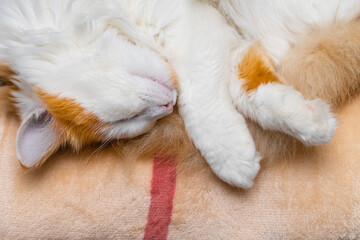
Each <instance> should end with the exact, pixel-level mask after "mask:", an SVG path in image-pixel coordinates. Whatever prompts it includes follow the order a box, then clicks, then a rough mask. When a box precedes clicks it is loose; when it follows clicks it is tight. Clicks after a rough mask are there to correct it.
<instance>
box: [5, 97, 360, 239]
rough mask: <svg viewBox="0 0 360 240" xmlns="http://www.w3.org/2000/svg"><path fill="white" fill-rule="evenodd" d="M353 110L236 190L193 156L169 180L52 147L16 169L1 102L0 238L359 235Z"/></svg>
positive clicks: (12, 121) (145, 164)
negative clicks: (35, 165)
mask: <svg viewBox="0 0 360 240" xmlns="http://www.w3.org/2000/svg"><path fill="white" fill-rule="evenodd" d="M359 106H360V97H358V98H357V99H356V100H353V101H352V102H349V103H348V104H347V105H346V106H343V107H342V108H341V109H339V110H338V111H337V113H338V119H339V121H340V122H342V124H340V125H339V129H338V131H337V133H336V135H335V138H334V140H333V141H332V143H330V144H328V145H325V146H321V147H318V148H317V149H316V151H313V152H311V153H303V154H299V155H298V157H297V158H294V159H278V160H277V161H275V162H273V163H270V162H267V161H266V160H265V161H263V162H262V165H263V167H262V170H261V172H260V175H259V176H258V177H257V179H256V182H255V186H254V187H253V188H252V189H250V190H246V191H244V190H239V189H235V188H232V187H229V186H228V185H226V184H224V183H222V182H221V181H220V180H218V179H217V178H216V177H215V176H214V174H213V173H211V171H210V170H209V169H208V167H207V166H206V165H205V163H204V162H203V161H202V160H201V159H200V158H199V157H198V156H194V157H193V159H188V161H195V163H193V164H191V165H189V166H191V171H186V167H185V168H182V170H179V171H178V172H177V174H176V175H175V173H174V170H173V167H175V165H173V163H171V162H161V161H160V162H157V163H156V164H160V165H153V160H152V159H151V158H149V159H138V160H137V161H131V160H127V159H126V158H124V157H121V156H119V154H117V153H116V152H115V151H114V150H112V149H111V148H106V149H103V150H101V151H95V152H94V151H93V150H91V151H90V150H89V151H84V152H83V153H82V154H81V155H80V156H76V155H75V154H72V153H69V152H68V151H60V152H59V153H57V154H56V155H55V156H54V157H52V158H51V159H50V160H49V161H48V162H46V163H45V165H43V166H42V168H41V169H39V170H35V171H26V170H24V169H23V168H22V167H21V166H20V164H19V163H18V160H17V159H16V154H15V134H16V131H17V128H18V126H19V123H18V120H17V118H16V117H14V116H13V115H12V114H8V113H6V111H5V110H4V106H3V105H1V107H0V143H1V148H0V170H1V175H0V236H1V239H39V238H42V239H84V238H91V239H143V238H144V236H145V239H156V237H155V235H156V231H155V233H154V230H153V228H154V227H155V226H157V225H156V223H160V225H161V226H162V228H161V229H160V230H159V235H158V236H159V238H163V237H164V234H165V236H166V235H167V238H168V239H340V238H341V239H359V238H360V203H359V202H360V187H359V186H360V139H359V136H360V125H359V122H360V113H359V112H358V110H359ZM169 166H170V167H169ZM153 173H154V178H153ZM175 177H176V179H175ZM163 179H165V180H163ZM163 181H165V182H167V183H168V184H167V185H165V186H163V185H161V184H162V183H164V182H163ZM156 184H157V185H156ZM171 184H173V186H174V188H172V187H171ZM175 184H176V185H175ZM172 189H174V190H175V195H174V199H173V205H172V204H171V201H172V197H171V194H173V190H172ZM154 204H155V205H154ZM163 205H166V206H165V208H164V209H162V206H163ZM149 209H150V211H149ZM159 211H160V212H159ZM169 212H170V215H169ZM157 216H160V217H158V218H157ZM164 216H165V218H163V217H164ZM170 217H171V221H170V225H169V227H168V229H165V230H164V226H166V225H167V219H170ZM152 221H153V222H152ZM154 222H155V224H154ZM151 224H153V225H151ZM152 226H153V227H152ZM149 228H150V229H149ZM149 231H150V232H149ZM160 231H161V233H160ZM164 231H165V233H164ZM145 232H146V233H145ZM146 234H147V235H146ZM154 234H155V235H154Z"/></svg>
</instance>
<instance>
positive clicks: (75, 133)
mask: <svg viewBox="0 0 360 240" xmlns="http://www.w3.org/2000/svg"><path fill="white" fill-rule="evenodd" d="M36 92H37V93H38V95H39V97H40V98H41V99H42V101H43V102H44V103H45V105H46V108H47V110H48V111H49V113H50V114H51V115H52V116H53V118H54V125H55V126H54V127H55V128H57V130H59V132H60V133H61V134H62V135H63V137H64V138H65V142H67V143H69V144H71V146H72V147H74V148H75V149H77V150H79V149H80V148H81V147H82V146H83V145H85V144H89V143H92V142H96V141H102V140H104V136H103V134H102V133H101V131H100V130H101V128H102V127H104V126H105V125H106V124H105V123H102V122H101V121H100V120H99V119H98V117H97V116H95V115H94V114H93V113H91V112H88V111H86V110H85V109H84V108H83V107H81V106H80V104H79V103H77V102H76V101H75V100H74V99H69V98H63V97H59V96H56V95H52V94H48V93H45V92H44V91H43V90H41V89H37V91H36Z"/></svg>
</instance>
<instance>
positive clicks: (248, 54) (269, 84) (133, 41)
mask: <svg viewBox="0 0 360 240" xmlns="http://www.w3.org/2000/svg"><path fill="white" fill-rule="evenodd" d="M263 2H264V4H266V1H260V0H259V1H257V3H256V4H255V3H254V5H252V3H250V1H244V2H242V1H229V2H228V1H222V2H221V4H223V5H221V6H219V5H218V7H221V9H222V10H223V11H222V12H223V13H225V14H229V12H227V10H228V9H227V8H226V7H231V6H236V4H234V3H237V4H239V6H240V7H241V8H239V9H238V10H239V11H244V9H245V10H246V6H247V5H246V4H249V7H252V6H253V7H254V11H257V9H259V7H260V6H261V3H263ZM279 2H280V1H279ZM290 2H291V1H290ZM305 2H306V3H304V5H307V4H309V3H310V2H311V1H305ZM336 2H341V1H336ZM355 2H356V1H348V6H352V7H353V8H350V9H352V10H353V12H354V13H353V16H351V17H349V16H348V15H346V17H344V19H343V20H349V19H351V18H353V17H355V15H356V14H358V12H359V11H358V10H356V8H355ZM1 3H2V8H1V9H0V29H1V31H0V61H3V62H6V63H8V64H9V65H10V66H11V68H12V69H13V70H14V71H15V73H16V74H17V76H16V79H17V81H15V82H17V84H16V85H17V88H18V89H17V90H16V91H15V93H14V96H15V98H16V101H17V102H18V104H17V106H18V108H19V110H20V116H21V118H22V125H21V127H20V129H19V133H18V137H17V147H18V156H19V158H20V161H21V162H22V163H23V164H24V165H25V166H28V167H31V166H33V165H35V164H38V163H39V162H42V161H44V160H45V159H46V158H47V157H48V156H49V154H51V153H52V152H53V151H54V150H55V149H57V148H58V146H59V145H60V144H62V143H70V144H71V145H72V146H73V147H75V148H78V147H79V146H81V145H83V144H86V143H90V142H94V141H109V140H112V139H119V138H128V137H133V136H137V135H140V134H142V133H145V132H147V131H149V130H150V129H151V127H152V126H153V125H154V124H155V121H156V120H157V119H159V118H161V117H163V116H164V115H166V114H169V113H170V112H171V110H172V106H173V105H174V104H175V97H176V92H175V90H174V88H173V87H172V86H171V84H170V80H171V78H172V77H171V72H172V71H174V72H175V73H176V80H177V85H178V86H177V88H178V90H179V99H178V105H179V110H180V114H181V116H182V118H183V119H184V123H185V127H186V129H187V132H188V134H189V136H190V138H191V139H192V140H193V141H194V144H195V146H196V147H197V148H198V149H199V150H200V151H201V153H202V155H203V156H204V157H205V159H206V160H207V162H208V163H209V165H210V167H211V168H212V169H213V170H214V172H215V173H216V174H217V175H218V176H219V177H220V178H221V179H223V180H224V181H226V182H228V183H230V184H233V185H236V186H241V187H250V186H251V185H252V179H253V178H254V177H255V176H256V174H257V172H258V170H259V166H260V165H259V160H260V156H259V154H258V153H257V152H256V149H255V144H254V142H253V140H252V137H251V134H250V132H249V130H248V128H247V125H246V123H245V120H244V117H243V116H242V115H241V114H239V112H240V113H242V114H243V115H244V116H246V117H249V118H251V119H252V120H254V121H255V122H258V123H259V124H260V125H261V126H262V127H263V128H265V129H270V130H279V131H282V132H285V133H288V134H290V135H292V136H294V137H296V138H298V139H300V140H301V141H303V142H304V143H306V144H319V143H325V142H328V141H330V139H331V137H332V135H333V133H334V130H335V128H336V121H335V119H334V117H333V115H332V114H331V113H330V110H329V107H328V106H327V105H326V104H325V103H324V102H322V101H321V100H315V101H306V100H304V98H303V97H302V96H301V95H300V94H299V93H298V92H296V91H295V90H293V89H292V88H291V87H289V86H284V85H282V84H281V80H280V78H279V77H278V76H277V74H276V72H275V67H276V64H278V63H279V62H281V59H282V57H283V56H284V55H285V54H286V52H287V51H289V48H290V46H291V43H292V42H291V41H290V42H289V43H288V44H287V45H286V44H282V43H281V39H276V38H272V37H270V39H274V41H270V42H268V41H263V39H261V37H262V35H261V34H259V33H261V31H262V28H261V27H259V26H258V25H256V24H255V25H254V27H255V30H258V31H259V32H255V33H254V32H252V31H250V30H252V29H250V28H249V26H252V21H253V20H254V18H253V17H254V16H251V17H248V18H247V17H246V16H244V18H243V19H241V20H237V19H236V18H234V17H236V14H235V15H234V16H230V15H231V14H230V15H228V16H230V19H232V20H233V22H234V23H235V25H237V26H238V27H239V29H240V30H241V31H245V32H247V33H248V35H247V36H245V37H244V36H241V35H240V34H239V33H238V32H236V31H235V30H234V28H233V27H232V26H231V25H229V24H228V23H227V22H226V20H225V18H224V17H223V16H222V14H221V13H220V12H219V11H218V9H215V8H213V7H212V6H211V5H210V4H209V3H208V2H204V1H196V0H184V1H181V2H179V1H167V0H147V1H144V0H132V1H126V0H105V1H91V2H90V1H85V0H61V1H59V0H53V1H50V0H49V1H42V0H31V1H13V0H2V1H1ZM259 4H260V5H259ZM322 4H325V2H323V3H322ZM274 6H275V5H273V7H274ZM242 7H244V8H242ZM267 9H268V8H267ZM276 9H277V7H276V6H275V7H274V10H276ZM235 12H236V11H235ZM339 18H340V17H339ZM347 18H349V19H347ZM329 19H334V18H318V19H316V21H315V22H316V23H319V24H320V23H321V24H324V25H325V24H329ZM255 20H256V18H255ZM278 20H280V22H281V21H282V18H279V19H278ZM295 20H296V19H295ZM340 20H342V19H340ZM237 21H240V22H239V23H241V24H239V23H237ZM243 24H245V25H243ZM311 24H314V23H313V22H311ZM311 24H310V25H311ZM277 27H279V26H278V25H276V22H274V26H272V27H271V28H277ZM293 27H294V29H297V26H296V25H295V26H293ZM289 29H291V28H289ZM265 32H268V31H265ZM270 32H271V31H270ZM275 33H276V32H275ZM302 34H307V31H303V30H302V29H300V30H299V32H296V34H295V35H296V36H301V35H302ZM275 40H276V41H279V45H277V44H276V41H275ZM256 41H260V42H262V43H263V44H262V45H263V46H261V45H259V44H256V43H255V42H256ZM267 43H269V44H267ZM270 43H271V44H270ZM276 46H278V48H276ZM262 47H265V49H266V50H267V52H268V53H267V52H266V51H263V50H262ZM267 54H270V56H271V57H269V56H268V55H267ZM273 60H275V64H274V63H273ZM169 65H170V67H169ZM259 78H262V81H258V79H259ZM173 82H174V81H173ZM39 142H40V144H39ZM34 143H35V144H34Z"/></svg>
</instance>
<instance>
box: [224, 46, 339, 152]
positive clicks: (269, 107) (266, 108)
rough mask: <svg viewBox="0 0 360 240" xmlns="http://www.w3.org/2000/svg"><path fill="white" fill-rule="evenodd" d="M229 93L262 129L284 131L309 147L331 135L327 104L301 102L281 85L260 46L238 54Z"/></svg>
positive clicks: (331, 118)
mask: <svg viewBox="0 0 360 240" xmlns="http://www.w3.org/2000/svg"><path fill="white" fill-rule="evenodd" d="M235 59H236V57H235ZM230 92H231V95H232V98H233V101H234V104H235V106H236V107H237V109H238V110H239V111H240V112H241V113H242V114H243V115H245V116H246V117H248V118H250V119H252V120H253V121H255V122H257V123H258V124H260V125H261V126H262V127H263V128H264V129H269V130H277V131H282V132H285V133H287V134H289V135H291V136H293V137H295V138H297V139H299V140H300V141H302V142H303V143H305V144H309V145H316V144H323V143H327V142H329V141H330V140H331V139H332V136H333V135H334V132H335V129H336V123H337V122H336V119H335V116H334V114H333V113H332V112H331V110H330V107H329V105H328V104H326V103H325V102H324V101H322V100H321V99H315V100H307V99H304V97H303V96H302V95H301V94H300V93H299V92H298V91H296V90H295V89H294V88H292V87H291V86H287V85H284V84H282V82H281V79H280V78H279V76H278V75H277V74H276V71H275V66H274V64H273V62H272V60H271V58H270V57H269V56H268V55H267V54H266V52H265V50H264V49H263V48H262V47H261V45H260V44H259V43H255V44H254V45H252V46H251V47H250V48H249V49H248V50H247V52H246V53H245V54H242V55H241V61H240V64H236V67H235V68H234V69H233V76H232V80H231V82H230Z"/></svg>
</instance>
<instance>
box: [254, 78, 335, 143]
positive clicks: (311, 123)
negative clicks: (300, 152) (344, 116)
mask: <svg viewBox="0 0 360 240" xmlns="http://www.w3.org/2000/svg"><path fill="white" fill-rule="evenodd" d="M253 100H254V103H255V104H256V106H257V107H258V111H259V112H261V111H263V112H264V115H263V116H260V117H262V118H263V122H264V124H262V125H263V126H264V125H265V127H267V126H268V128H269V129H275V130H280V131H283V132H285V133H288V134H290V135H292V136H294V137H295V138H297V139H299V140H300V141H302V142H303V143H305V144H309V145H317V144H324V143H327V142H330V141H331V139H332V137H333V135H334V133H335V130H336V124H337V121H336V118H335V115H334V114H333V113H332V112H331V111H330V107H329V105H328V104H326V103H325V102H324V101H323V100H321V99H315V100H305V99H304V98H303V96H302V95H301V94H300V93H299V92H297V91H295V90H294V89H293V88H292V87H290V86H285V85H281V84H268V85H263V86H260V87H259V89H258V91H257V93H256V95H255V96H254V99H253ZM266 121H271V122H270V123H268V124H267V123H266Z"/></svg>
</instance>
